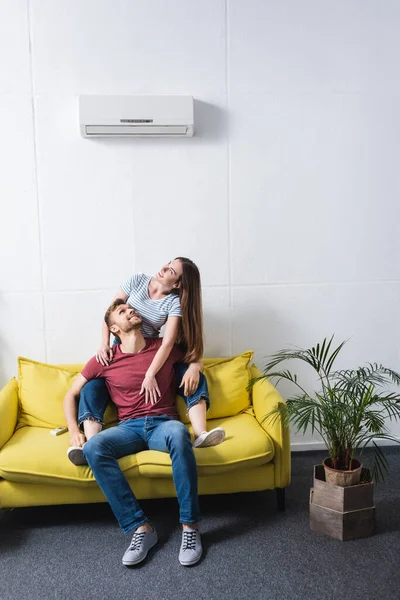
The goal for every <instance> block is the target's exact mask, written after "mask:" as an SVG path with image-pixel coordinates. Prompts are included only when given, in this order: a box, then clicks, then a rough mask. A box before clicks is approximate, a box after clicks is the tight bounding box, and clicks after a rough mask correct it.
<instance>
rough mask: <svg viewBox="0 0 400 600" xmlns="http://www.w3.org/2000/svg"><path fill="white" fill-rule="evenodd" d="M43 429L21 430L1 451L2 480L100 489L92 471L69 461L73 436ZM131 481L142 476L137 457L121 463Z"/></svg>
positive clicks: (22, 428)
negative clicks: (139, 471)
mask: <svg viewBox="0 0 400 600" xmlns="http://www.w3.org/2000/svg"><path fill="white" fill-rule="evenodd" d="M49 432H50V430H49V429H45V428H43V427H21V428H20V429H18V430H17V431H16V432H15V433H14V435H13V436H12V438H11V439H10V440H9V441H8V442H7V444H5V446H4V447H3V448H2V449H1V451H0V477H3V479H7V480H8V481H14V482H19V483H41V482H42V483H46V484H49V483H52V484H54V485H71V484H73V483H78V484H82V485H89V486H96V485H97V483H96V481H95V479H94V477H93V473H92V470H91V469H90V468H89V467H88V466H86V467H76V466H75V465H73V464H72V463H71V461H70V460H68V457H67V449H68V446H69V435H68V433H65V434H63V435H59V436H54V435H50V433H49ZM119 464H120V466H121V469H122V470H123V472H124V473H125V475H126V476H127V477H133V476H135V475H138V466H137V461H136V455H135V454H132V455H130V456H124V457H123V458H121V459H119Z"/></svg>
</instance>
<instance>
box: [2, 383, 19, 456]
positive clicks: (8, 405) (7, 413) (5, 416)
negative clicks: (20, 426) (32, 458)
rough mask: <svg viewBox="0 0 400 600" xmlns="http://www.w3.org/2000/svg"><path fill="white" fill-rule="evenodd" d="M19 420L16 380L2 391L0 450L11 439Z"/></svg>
mask: <svg viewBox="0 0 400 600" xmlns="http://www.w3.org/2000/svg"><path fill="white" fill-rule="evenodd" d="M17 419H18V383H17V380H16V379H15V378H13V379H10V381H9V382H8V383H7V384H6V385H5V386H4V387H3V389H2V390H1V391H0V448H2V447H3V446H4V444H6V443H7V442H8V440H9V439H10V438H11V436H12V434H13V433H14V431H15V428H16V426H17Z"/></svg>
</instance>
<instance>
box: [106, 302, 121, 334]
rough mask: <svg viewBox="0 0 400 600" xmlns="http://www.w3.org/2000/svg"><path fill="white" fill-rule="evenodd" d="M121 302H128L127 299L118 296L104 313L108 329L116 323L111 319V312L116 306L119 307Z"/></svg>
mask: <svg viewBox="0 0 400 600" xmlns="http://www.w3.org/2000/svg"><path fill="white" fill-rule="evenodd" d="M121 304H126V302H125V300H122V298H117V299H116V300H114V302H113V303H112V304H110V306H109V307H108V308H107V311H106V314H105V315H104V320H105V322H106V325H107V327H108V329H110V327H111V325H114V323H113V322H112V319H111V314H112V313H113V312H114V310H115V309H116V308H118V306H121Z"/></svg>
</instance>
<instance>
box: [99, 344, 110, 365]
mask: <svg viewBox="0 0 400 600" xmlns="http://www.w3.org/2000/svg"><path fill="white" fill-rule="evenodd" d="M113 358H114V350H113V349H112V348H111V346H110V345H109V344H107V345H106V346H102V347H101V348H100V349H99V350H98V351H97V352H96V360H97V362H98V363H100V364H101V365H103V367H108V365H109V364H110V362H111V361H112V359H113Z"/></svg>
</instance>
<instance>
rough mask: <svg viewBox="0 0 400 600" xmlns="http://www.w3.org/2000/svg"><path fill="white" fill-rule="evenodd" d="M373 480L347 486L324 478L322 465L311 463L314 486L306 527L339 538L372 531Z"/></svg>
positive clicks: (373, 518)
mask: <svg viewBox="0 0 400 600" xmlns="http://www.w3.org/2000/svg"><path fill="white" fill-rule="evenodd" d="M373 492H374V484H373V483H360V484H358V485H352V486H349V487H340V486H337V485H332V484H331V483H327V482H326V481H325V471H324V467H323V466H322V465H316V466H315V467H314V487H313V488H311V492H310V527H311V529H312V530H313V531H317V532H319V533H323V534H325V535H329V536H330V537H333V538H336V539H339V540H343V541H346V540H355V539H358V538H362V537H368V536H370V535H372V533H373V532H374V526H375V506H374V499H373Z"/></svg>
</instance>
